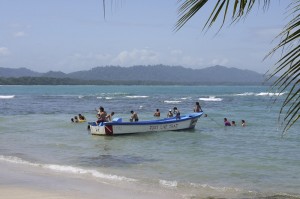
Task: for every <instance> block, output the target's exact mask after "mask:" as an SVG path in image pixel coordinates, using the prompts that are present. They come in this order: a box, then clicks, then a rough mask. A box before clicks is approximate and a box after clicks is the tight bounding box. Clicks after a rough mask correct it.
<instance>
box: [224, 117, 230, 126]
mask: <svg viewBox="0 0 300 199" xmlns="http://www.w3.org/2000/svg"><path fill="white" fill-rule="evenodd" d="M224 125H225V126H231V124H230V122H229V121H228V120H227V118H226V117H225V118H224Z"/></svg>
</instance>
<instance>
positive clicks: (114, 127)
mask: <svg viewBox="0 0 300 199" xmlns="http://www.w3.org/2000/svg"><path fill="white" fill-rule="evenodd" d="M201 115H202V112H201V113H193V114H189V115H185V116H182V117H181V118H180V119H176V118H175V117H173V118H166V119H161V120H151V121H141V122H104V123H103V124H101V125H100V126H96V125H95V126H93V125H91V126H90V130H91V134H93V135H120V134H132V133H145V132H159V131H176V130H183V129H193V128H195V126H196V123H197V121H198V118H199V117H200V116H201Z"/></svg>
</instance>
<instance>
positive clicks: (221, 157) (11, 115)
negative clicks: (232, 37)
mask: <svg viewBox="0 0 300 199" xmlns="http://www.w3.org/2000/svg"><path fill="white" fill-rule="evenodd" d="M268 89H269V87H263V86H0V108H1V112H0V161H5V162H10V163H11V164H19V165H26V166H32V167H43V168H45V169H47V170H48V171H49V173H51V172H63V173H72V174H73V175H79V176H82V177H89V178H94V179H95V181H99V180H100V181H109V182H110V183H116V184H118V183H124V184H126V183H129V184H136V185H139V186H145V187H149V186H150V187H153V188H154V189H157V190H171V191H176V192H178V194H180V195H182V196H183V198H200V197H223V198H255V197H268V196H273V197H275V196H278V195H280V196H283V197H287V196H289V197H292V196H294V197H296V196H298V197H299V195H300V178H299V173H300V136H299V129H300V128H299V127H300V125H299V123H298V124H296V125H295V126H294V127H293V128H292V129H290V131H289V132H288V133H287V134H285V135H282V131H281V130H282V127H281V126H280V124H279V123H278V121H277V118H278V112H279V109H280V105H281V102H282V100H283V99H284V97H285V95H286V94H284V93H268ZM274 99H277V101H276V103H273V101H274ZM196 101H199V102H200V104H201V106H202V108H203V110H204V112H205V113H206V114H207V115H208V117H201V118H200V119H199V120H198V123H197V126H196V128H195V129H194V130H191V131H175V132H160V133H150V134H136V135H126V136H115V137H105V136H92V135H90V134H89V132H88V131H87V129H86V127H87V124H86V123H81V124H74V123H71V122H70V118H71V117H73V116H75V115H77V114H78V113H82V114H84V115H85V116H86V117H87V119H88V121H95V120H96V117H95V114H96V111H95V109H96V108H98V107H99V106H104V107H105V109H106V111H107V112H110V111H114V112H115V113H116V115H115V117H122V118H123V120H127V119H129V116H130V110H135V111H136V112H138V114H139V117H140V119H153V113H154V111H155V110H156V108H159V109H160V110H161V114H162V116H164V115H166V114H167V111H168V110H169V109H170V108H173V107H174V106H176V107H178V108H179V109H180V111H181V114H184V113H190V112H191V111H192V110H193V107H194V104H195V102H196ZM224 117H227V118H228V119H229V120H235V121H236V123H237V126H236V127H224V125H223V118H224ZM242 119H245V120H246V123H247V126H246V127H241V120H242Z"/></svg>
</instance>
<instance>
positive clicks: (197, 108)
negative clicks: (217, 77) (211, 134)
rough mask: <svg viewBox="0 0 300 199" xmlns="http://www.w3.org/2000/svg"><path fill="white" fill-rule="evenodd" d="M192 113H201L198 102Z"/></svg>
mask: <svg viewBox="0 0 300 199" xmlns="http://www.w3.org/2000/svg"><path fill="white" fill-rule="evenodd" d="M194 112H202V109H201V106H200V103H199V102H196V105H195V108H194Z"/></svg>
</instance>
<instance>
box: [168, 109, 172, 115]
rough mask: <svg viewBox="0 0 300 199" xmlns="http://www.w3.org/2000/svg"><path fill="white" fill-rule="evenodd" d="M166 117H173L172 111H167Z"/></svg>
mask: <svg viewBox="0 0 300 199" xmlns="http://www.w3.org/2000/svg"><path fill="white" fill-rule="evenodd" d="M167 117H173V113H172V109H170V110H169V112H168V114H167Z"/></svg>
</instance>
